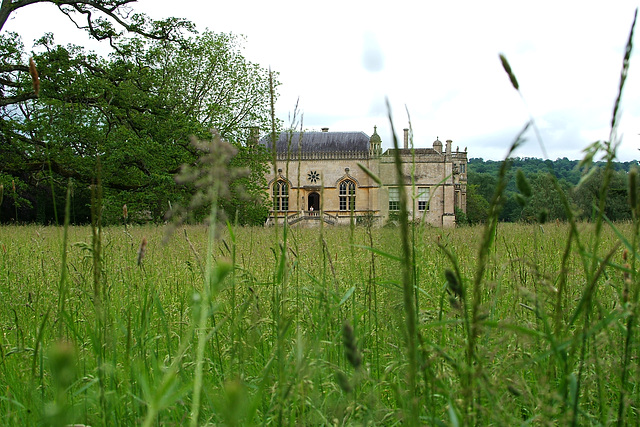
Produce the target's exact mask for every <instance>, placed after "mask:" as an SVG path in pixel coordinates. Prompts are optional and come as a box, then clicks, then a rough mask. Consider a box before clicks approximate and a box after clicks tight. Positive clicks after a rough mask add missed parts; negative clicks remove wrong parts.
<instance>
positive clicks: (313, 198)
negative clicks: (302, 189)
mask: <svg viewBox="0 0 640 427" xmlns="http://www.w3.org/2000/svg"><path fill="white" fill-rule="evenodd" d="M307 202H308V206H307V210H310V211H311V210H312V211H314V212H320V194H318V193H316V192H315V191H314V192H313V193H309V196H308V197H307Z"/></svg>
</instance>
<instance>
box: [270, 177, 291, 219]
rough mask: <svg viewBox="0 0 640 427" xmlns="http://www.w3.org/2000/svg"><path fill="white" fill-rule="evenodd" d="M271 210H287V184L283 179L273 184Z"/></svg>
mask: <svg viewBox="0 0 640 427" xmlns="http://www.w3.org/2000/svg"><path fill="white" fill-rule="evenodd" d="M273 210H275V211H280V212H286V211H288V210H289V186H288V185H287V183H286V182H285V181H276V182H275V183H274V184H273Z"/></svg>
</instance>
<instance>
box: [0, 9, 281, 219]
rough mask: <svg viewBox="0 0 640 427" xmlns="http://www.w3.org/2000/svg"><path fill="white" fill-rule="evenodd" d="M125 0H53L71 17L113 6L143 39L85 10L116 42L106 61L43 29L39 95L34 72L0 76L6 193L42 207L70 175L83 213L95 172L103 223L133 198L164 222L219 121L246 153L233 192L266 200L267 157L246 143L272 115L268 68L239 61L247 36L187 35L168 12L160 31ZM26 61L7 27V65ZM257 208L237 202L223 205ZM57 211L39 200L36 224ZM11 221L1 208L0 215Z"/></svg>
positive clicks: (91, 23) (2, 55)
mask: <svg viewBox="0 0 640 427" xmlns="http://www.w3.org/2000/svg"><path fill="white" fill-rule="evenodd" d="M5 3H6V2H5ZM19 3H24V4H26V3H27V2H19ZM31 3H33V2H31ZM80 3H82V4H84V6H81V5H80ZM128 3H131V2H130V1H112V2H106V1H103V2H71V1H69V2H57V4H58V5H59V7H62V6H64V5H66V6H68V7H69V8H71V9H69V8H62V9H61V10H63V12H64V13H67V14H68V15H69V16H72V13H73V11H75V13H80V14H81V15H82V14H85V12H86V11H87V10H90V9H91V8H96V7H98V6H100V7H106V4H110V7H111V9H109V8H107V9H108V10H107V11H108V12H109V13H107V14H106V16H108V17H111V18H112V19H113V22H114V23H115V24H119V25H120V26H121V27H122V28H123V29H126V30H131V31H135V32H136V33H137V35H134V36H130V35H129V36H124V35H122V34H120V33H118V32H116V31H115V30H113V25H111V23H109V22H108V21H104V20H103V19H100V20H97V19H96V20H94V19H93V18H92V13H86V14H85V15H86V18H87V19H88V21H87V24H86V25H85V26H86V27H87V29H88V30H89V31H90V32H91V33H92V34H93V35H94V36H96V37H97V38H101V37H103V36H107V37H106V38H109V40H110V43H111V44H112V46H113V47H114V50H113V53H112V54H111V55H110V56H109V57H108V58H102V57H100V56H97V55H95V54H93V53H86V52H85V51H84V49H83V48H81V47H78V46H66V47H62V46H58V45H56V44H55V42H54V40H53V36H52V35H46V36H44V37H43V38H42V39H41V40H39V41H38V43H37V45H36V46H35V52H37V53H34V54H32V56H33V57H34V59H35V63H37V64H38V72H39V80H40V81H41V84H40V88H39V89H40V94H39V97H36V96H35V93H34V86H33V81H32V77H31V76H30V75H29V74H28V73H27V72H26V71H28V68H24V69H20V70H18V71H11V72H9V73H8V74H6V73H5V75H2V74H0V78H1V80H0V84H4V89H5V90H4V91H3V92H2V96H4V98H2V99H4V100H5V102H4V103H3V104H2V105H0V117H1V122H0V139H1V142H2V143H1V145H0V156H1V159H2V160H0V182H3V183H5V188H9V183H10V182H14V183H16V185H17V187H18V191H16V192H15V193H14V194H13V195H10V196H12V198H14V199H15V200H14V204H15V203H18V204H22V205H23V206H26V205H34V204H36V205H38V206H40V205H41V204H42V203H39V202H38V200H40V201H43V200H47V199H49V200H50V199H51V196H52V194H51V191H50V188H56V187H62V186H64V185H66V182H67V180H68V179H72V180H74V181H75V182H76V189H77V190H76V193H75V194H76V195H77V196H78V198H79V199H81V200H80V202H79V207H78V209H80V210H82V209H83V208H84V207H85V206H86V204H87V203H86V201H87V198H88V192H87V188H88V186H89V184H90V183H91V182H93V180H94V179H95V178H96V176H97V175H98V172H99V175H100V176H101V177H102V184H103V186H104V189H105V193H104V194H105V198H106V201H108V202H109V203H105V207H106V217H107V218H109V217H111V219H116V217H117V216H119V212H120V209H121V206H122V205H123V204H125V203H127V204H128V205H129V207H130V211H132V212H138V213H141V212H144V216H145V217H151V218H153V219H160V218H162V216H163V214H164V212H165V211H166V210H167V208H168V207H169V204H170V203H174V202H180V201H181V200H182V199H184V198H186V197H187V194H188V192H189V191H190V189H189V188H185V187H176V185H175V182H174V180H173V176H174V175H175V174H176V173H177V172H178V170H179V167H180V165H181V164H184V163H193V162H194V161H195V159H196V157H197V155H198V153H197V152H196V150H195V149H194V148H193V146H192V145H191V144H190V143H189V137H190V136H191V135H195V136H196V137H199V138H208V137H210V130H211V129H212V128H216V129H218V130H219V131H220V133H221V134H222V136H223V137H224V138H226V139H228V140H230V141H231V142H233V143H234V144H236V145H237V146H238V147H239V148H240V149H241V150H240V154H239V158H238V160H236V162H243V163H242V165H244V166H249V167H250V169H251V170H252V172H253V175H251V177H250V178H249V179H247V178H245V179H244V182H241V184H242V188H244V189H245V190H243V191H240V186H239V185H235V188H236V189H237V191H236V192H237V193H238V194H240V193H242V194H245V193H246V192H249V193H251V194H252V195H253V196H256V195H259V194H260V193H261V184H260V179H261V178H262V177H263V175H264V174H263V172H262V165H261V162H260V161H259V159H261V158H262V157H261V155H262V153H261V152H260V150H259V147H255V146H253V145H252V144H248V143H247V142H248V141H249V139H250V135H252V132H255V130H254V129H255V128H265V127H266V123H267V121H268V118H269V111H268V105H269V102H268V101H269V91H270V88H269V76H268V72H267V70H264V69H263V68H261V67H259V66H258V65H256V64H252V63H251V62H249V61H247V60H246V59H245V58H244V56H243V55H242V53H241V44H240V42H241V39H238V38H237V37H235V36H232V35H227V34H214V33H211V32H205V33H204V34H202V35H198V36H191V37H187V36H184V35H182V36H180V34H179V33H178V32H177V30H178V29H179V27H181V26H182V27H185V26H187V27H188V25H186V24H185V23H184V22H181V21H178V20H173V19H172V20H169V21H165V22H166V26H162V25H159V24H157V23H156V24H149V23H148V20H147V19H146V18H144V17H141V16H139V15H126V16H125V15H122V13H121V12H122V10H120V9H118V8H117V7H116V6H119V7H124V6H126V5H127V4H128ZM24 4H23V5H24ZM3 5H4V4H3ZM78 7H80V9H78ZM87 8H89V9H87ZM14 9H15V8H14ZM72 9H73V10H72ZM97 10H100V11H102V9H97ZM125 17H126V18H127V19H128V21H127V20H125ZM100 28H101V29H102V30H99V29H100ZM107 30H108V31H107ZM112 30H113V31H112ZM103 38H104V37H103ZM176 40H178V41H176ZM20 63H25V64H26V63H27V55H26V53H25V52H24V49H23V47H22V45H21V43H20V40H19V38H18V37H17V36H16V35H15V34H1V35H0V70H4V69H9V68H10V65H9V64H20ZM4 65H6V67H4V68H2V67H3V66H4ZM2 77H4V78H2ZM50 180H53V182H54V185H53V186H51V185H49V184H50ZM238 184H240V183H238ZM27 188H29V189H30V190H31V191H25V190H26V189H27ZM21 190H22V191H21ZM56 193H59V194H62V193H63V192H62V191H56ZM60 204H61V203H59V205H60ZM5 205H6V204H5ZM254 205H255V204H247V203H243V202H242V201H241V200H240V198H238V199H237V200H236V202H234V203H231V204H229V205H228V208H229V209H230V210H231V209H239V208H243V207H246V206H254ZM132 208H133V209H132ZM6 209H7V207H6V206H5V211H6ZM50 210H51V209H50V207H47V209H44V211H43V209H42V208H40V207H39V208H38V212H39V219H43V218H44V219H46V218H49V219H52V213H51V212H50ZM11 212H13V211H11ZM231 213H232V214H233V212H231ZM84 214H85V215H86V214H88V211H87V210H86V209H85V210H84ZM6 218H7V213H6V212H5V213H4V214H3V215H2V216H0V220H2V219H6ZM19 219H21V220H26V219H35V218H33V214H32V216H31V217H26V216H25V215H21V218H19ZM81 219H82V218H80V219H79V220H81Z"/></svg>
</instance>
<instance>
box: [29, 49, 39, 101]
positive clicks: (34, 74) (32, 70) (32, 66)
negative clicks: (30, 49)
mask: <svg viewBox="0 0 640 427" xmlns="http://www.w3.org/2000/svg"><path fill="white" fill-rule="evenodd" d="M29 74H31V84H32V85H33V91H34V92H35V94H36V96H38V95H39V94H40V77H39V76H38V69H37V68H36V63H35V62H34V61H33V58H29Z"/></svg>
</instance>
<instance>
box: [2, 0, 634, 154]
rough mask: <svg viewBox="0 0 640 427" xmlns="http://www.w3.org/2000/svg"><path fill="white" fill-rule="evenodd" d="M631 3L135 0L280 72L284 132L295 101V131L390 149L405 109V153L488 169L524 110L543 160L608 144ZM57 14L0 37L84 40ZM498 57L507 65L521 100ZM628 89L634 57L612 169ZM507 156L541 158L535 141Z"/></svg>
mask: <svg viewBox="0 0 640 427" xmlns="http://www.w3.org/2000/svg"><path fill="white" fill-rule="evenodd" d="M636 7H638V2H637V1H627V0H619V1H611V2H595V1H584V0H583V1H573V0H571V1H557V0H554V1H548V0H541V1H536V2H521V1H494V0H487V1H483V2H477V1H455V2H454V1H451V2H449V1H438V2H435V1H417V0H413V1H405V0H396V1H394V2H390V1H372V0H370V1H366V2H365V1H359V0H358V1H356V0H341V1H335V0H325V1H323V2H313V3H311V2H304V1H300V0H297V1H280V0H272V1H264V0H261V1H257V0H256V1H254V0H250V1H249V0H245V1H243V0H237V1H226V2H218V1H215V2H214V1H204V0H179V1H172V0H139V1H138V2H137V3H134V8H135V9H136V10H137V11H143V12H145V13H147V14H149V15H151V16H152V17H153V18H158V19H159V18H164V17H168V16H178V17H185V18H188V19H190V20H192V21H193V22H195V23H196V24H197V26H198V28H199V29H201V30H202V29H205V28H209V29H211V30H213V31H217V32H233V33H236V34H243V35H245V36H246V37H247V40H246V43H245V50H244V51H245V56H246V57H247V59H249V60H250V61H252V62H257V63H259V64H261V65H263V66H264V67H271V68H272V69H273V70H275V71H278V72H279V73H280V81H281V82H282V86H281V87H280V91H279V92H280V96H279V100H278V105H277V108H276V110H277V115H278V117H279V118H281V119H282V120H283V121H284V122H285V123H289V121H290V119H289V117H290V115H291V114H292V112H293V110H294V107H295V105H296V101H297V100H299V109H300V111H301V112H302V113H303V127H304V128H305V129H308V130H319V129H320V128H321V127H325V126H326V127H329V128H330V129H331V130H357V131H360V130H361V131H364V132H366V133H367V134H371V133H372V131H373V127H374V126H378V133H379V134H380V136H381V137H382V139H383V145H384V146H385V147H389V146H391V130H390V126H389V120H388V119H387V108H386V104H385V99H389V102H390V104H391V111H392V112H393V122H394V126H395V127H396V128H397V131H398V133H399V134H400V135H399V137H400V138H402V136H401V134H402V129H403V128H404V127H408V117H407V110H408V113H409V115H410V118H411V127H412V129H413V135H414V144H415V146H417V147H429V146H431V144H432V142H433V140H434V139H435V138H436V137H439V138H440V139H441V140H443V141H444V140H445V139H452V140H453V147H454V149H455V148H456V146H459V147H460V149H461V150H463V149H464V147H468V152H469V156H470V157H482V158H484V159H495V160H498V159H501V158H503V157H504V155H505V153H506V151H507V148H508V146H509V145H510V143H511V142H512V140H513V138H514V137H515V135H516V134H517V133H518V131H519V130H520V129H521V128H522V126H523V125H524V124H525V122H526V121H527V120H528V118H529V115H530V114H531V115H532V116H533V117H534V118H535V120H536V123H537V125H538V128H539V129H540V134H541V136H542V139H543V142H544V146H545V148H546V152H547V154H548V157H549V158H551V159H556V158H558V157H568V158H570V159H580V158H582V156H583V154H582V149H583V148H584V147H586V146H587V145H588V144H589V143H591V142H593V141H596V140H606V139H608V138H609V129H610V121H611V112H612V109H613V104H614V101H615V98H616V95H617V90H618V84H619V81H620V70H621V67H622V58H623V54H624V47H625V44H626V41H627V38H628V35H629V30H630V28H631V22H632V20H633V13H634V10H635V8H636ZM58 15H59V14H58ZM56 16H57V15H56V10H55V8H54V7H52V6H42V5H33V6H28V7H26V8H24V9H23V10H21V11H19V12H18V13H16V14H15V15H14V16H13V18H12V20H11V22H10V23H8V25H6V26H5V29H4V30H5V31H6V30H13V31H18V32H19V33H21V34H22V35H23V38H24V41H25V44H26V45H27V46H30V44H31V40H33V39H34V38H36V37H38V36H40V35H41V34H42V33H44V32H45V31H51V32H53V33H54V34H55V36H56V40H57V41H58V42H60V43H69V42H73V43H78V44H86V42H85V38H84V36H83V35H82V33H78V31H76V30H74V28H73V27H72V25H71V24H70V23H68V22H65V21H64V18H62V17H61V18H60V19H56V18H55V17H56ZM33 22H37V23H38V24H37V25H30V24H29V23H33ZM639 32H640V31H637V33H639ZM636 40H638V37H636ZM88 46H89V47H90V48H91V49H96V47H95V45H88ZM639 46H640V45H639ZM97 49H100V47H98V48H97ZM499 53H503V54H504V55H505V56H506V57H507V58H508V59H509V62H510V63H511V66H512V68H513V71H514V73H515V74H516V76H517V78H518V81H519V83H520V88H521V92H522V94H523V97H524V101H523V100H522V99H520V96H519V95H518V93H517V92H516V91H515V90H514V89H513V88H512V86H511V84H510V83H509V80H508V77H507V76H506V74H505V72H504V71H503V69H502V66H501V64H500V60H499V58H498V54H499ZM639 93H640V62H639V61H638V52H637V51H636V52H634V54H633V56H632V59H631V67H630V71H629V77H628V79H627V86H626V88H625V92H624V94H623V98H622V114H621V116H620V119H621V125H620V128H619V134H620V137H621V143H620V146H619V148H618V157H619V159H620V160H624V161H626V160H632V159H638V158H640V153H639V152H638V149H639V148H640V135H639V134H640V102H638V101H640V99H639V96H638V95H639ZM516 155H518V156H523V157H524V156H527V157H544V156H543V152H542V151H541V148H540V145H539V144H538V142H537V140H536V139H535V137H534V135H533V134H529V135H528V142H527V143H526V144H525V146H524V147H522V148H521V149H520V150H519V151H518V152H516Z"/></svg>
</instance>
